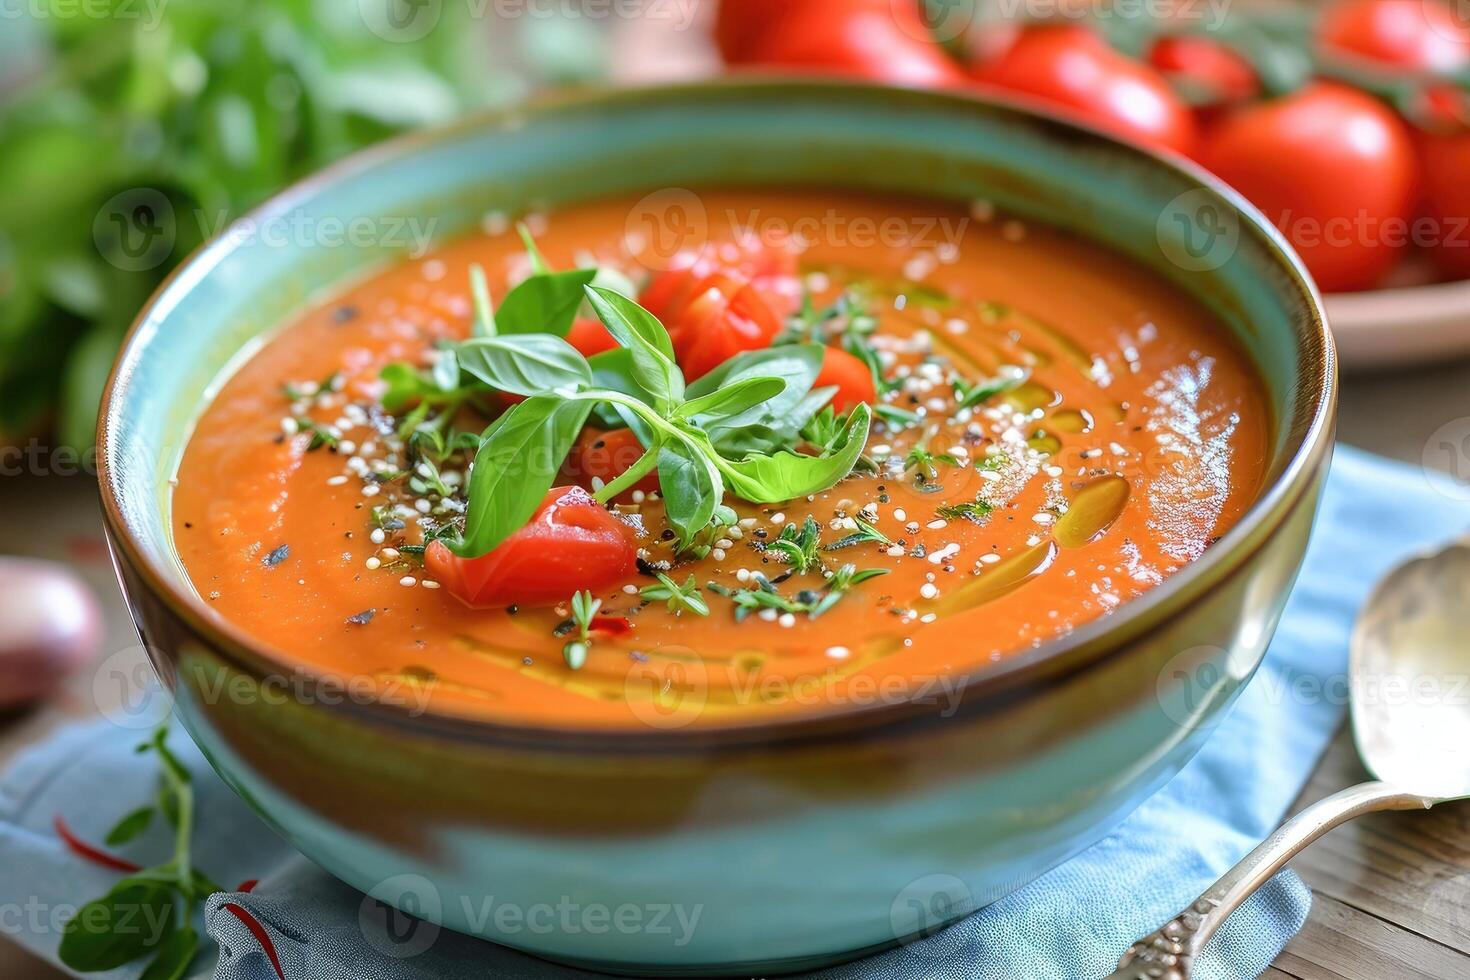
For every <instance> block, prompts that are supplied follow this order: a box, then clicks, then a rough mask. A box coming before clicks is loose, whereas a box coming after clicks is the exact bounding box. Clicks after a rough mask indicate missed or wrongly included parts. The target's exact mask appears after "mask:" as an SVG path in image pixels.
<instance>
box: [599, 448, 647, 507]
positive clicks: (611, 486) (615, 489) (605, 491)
mask: <svg viewBox="0 0 1470 980" xmlns="http://www.w3.org/2000/svg"><path fill="white" fill-rule="evenodd" d="M658 450H659V447H658V446H654V447H653V448H652V449H650V450H648V452H646V453H644V454H643V455H642V456H640V457H638V462H636V463H634V464H633V465H632V466H630V467H628V468H627V469H626V470H624V471H623V472H622V473H621V474H619V475H618V477H617V478H616V479H614V480H613V481H612V482H610V483H608V484H606V485H605V486H603V488H602V489H601V490H599V491H597V492H596V493H594V494H593V495H592V497H593V499H595V500H596V501H597V502H598V503H599V504H605V503H607V502H608V501H609V500H612V499H614V498H615V497H617V496H618V494H620V493H622V492H623V491H625V490H627V489H628V488H629V487H631V486H633V485H634V484H635V483H637V482H638V481H639V480H641V479H643V478H644V477H645V476H647V475H648V474H649V473H651V472H653V470H654V468H655V467H657V466H658Z"/></svg>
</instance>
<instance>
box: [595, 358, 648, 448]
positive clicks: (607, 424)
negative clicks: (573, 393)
mask: <svg viewBox="0 0 1470 980" xmlns="http://www.w3.org/2000/svg"><path fill="white" fill-rule="evenodd" d="M587 363H588V364H590V365H591V366H592V383H593V384H594V385H596V386H597V387H599V388H606V389H609V390H611V391H616V392H618V393H619V394H623V395H627V396H628V397H629V398H636V399H638V400H639V401H641V402H643V403H644V404H645V405H647V404H652V402H653V396H652V395H650V394H649V393H648V392H647V391H645V390H643V386H642V385H640V384H639V383H638V382H637V381H636V380H635V379H634V378H633V352H632V351H630V350H628V348H626V347H618V348H616V349H614V350H609V351H603V352H602V353H601V354H594V355H592V356H591V357H589V358H588V359H587ZM593 412H594V414H596V416H597V420H598V422H599V423H600V424H601V425H602V427H603V428H604V429H619V428H624V427H626V428H629V429H632V430H633V433H634V434H635V435H637V436H638V440H639V441H640V442H642V443H643V444H644V445H645V446H649V445H652V444H653V434H652V431H651V430H650V429H649V428H648V425H647V423H645V422H644V421H643V420H642V419H640V418H639V417H638V416H637V415H634V414H633V413H632V412H630V411H628V410H627V409H626V408H624V407H623V406H621V405H608V404H606V403H601V402H599V403H598V405H597V407H596V408H595V409H593Z"/></svg>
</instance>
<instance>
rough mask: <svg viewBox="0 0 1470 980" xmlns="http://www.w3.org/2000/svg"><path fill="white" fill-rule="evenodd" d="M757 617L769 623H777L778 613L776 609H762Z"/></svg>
mask: <svg viewBox="0 0 1470 980" xmlns="http://www.w3.org/2000/svg"><path fill="white" fill-rule="evenodd" d="M756 615H757V616H759V617H760V618H761V619H763V620H765V621H766V622H768V623H774V622H775V621H776V615H777V613H776V610H774V609H762V610H761V611H760V612H758V613H756Z"/></svg>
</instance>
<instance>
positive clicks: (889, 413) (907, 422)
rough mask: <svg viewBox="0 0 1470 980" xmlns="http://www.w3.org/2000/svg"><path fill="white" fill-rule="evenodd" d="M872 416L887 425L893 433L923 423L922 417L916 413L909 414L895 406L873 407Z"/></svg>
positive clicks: (907, 411) (906, 410)
mask: <svg viewBox="0 0 1470 980" xmlns="http://www.w3.org/2000/svg"><path fill="white" fill-rule="evenodd" d="M873 414H874V415H876V416H878V418H880V419H882V420H883V421H884V422H885V423H887V425H888V427H889V428H890V429H892V430H893V431H895V432H898V431H901V430H903V429H907V428H910V427H912V426H915V425H918V424H920V423H921V422H923V421H924V417H923V416H922V415H920V414H919V413H918V412H910V411H909V410H908V409H905V408H899V407H898V406H897V405H875V406H873Z"/></svg>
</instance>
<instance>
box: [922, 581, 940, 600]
mask: <svg viewBox="0 0 1470 980" xmlns="http://www.w3.org/2000/svg"><path fill="white" fill-rule="evenodd" d="M919 595H921V596H923V597H924V598H925V599H933V598H935V597H936V596H938V595H939V586H937V585H935V584H934V583H933V582H925V583H924V585H923V587H921V588H920V589H919Z"/></svg>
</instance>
